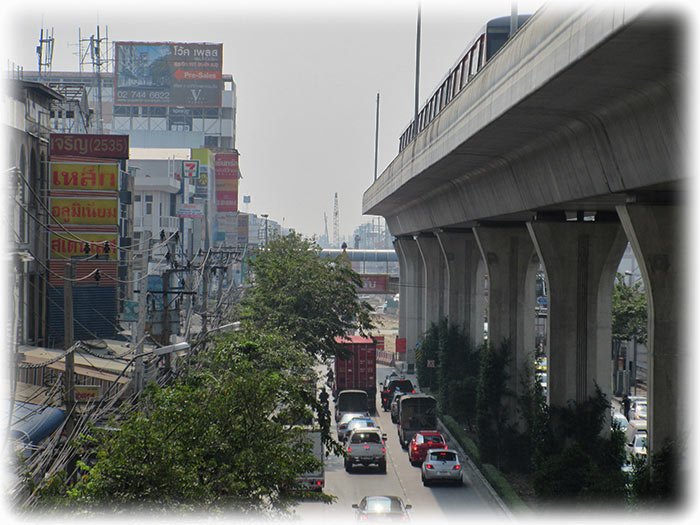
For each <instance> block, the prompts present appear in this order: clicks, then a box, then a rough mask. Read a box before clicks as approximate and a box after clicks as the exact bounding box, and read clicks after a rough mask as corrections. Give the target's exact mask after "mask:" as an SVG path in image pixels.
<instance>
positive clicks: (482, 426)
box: [476, 340, 511, 468]
mask: <svg viewBox="0 0 700 525" xmlns="http://www.w3.org/2000/svg"><path fill="white" fill-rule="evenodd" d="M509 354H510V341H507V340H504V341H503V343H502V344H501V346H500V347H498V348H496V347H493V346H491V345H490V344H489V345H487V346H486V348H485V349H484V350H483V351H482V354H481V367H480V369H479V383H478V387H477V398H476V399H477V400H476V427H477V436H478V440H479V451H480V452H481V457H482V458H483V460H484V461H486V462H490V463H494V464H495V465H496V466H497V467H499V468H500V467H501V461H502V459H503V454H502V452H503V440H504V437H505V435H504V433H505V431H506V417H507V414H506V410H505V407H504V405H503V400H504V398H505V396H507V395H510V394H511V393H510V392H508V389H507V387H506V385H507V383H508V372H507V371H506V368H507V364H508V360H509Z"/></svg>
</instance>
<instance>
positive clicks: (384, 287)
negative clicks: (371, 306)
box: [357, 273, 389, 294]
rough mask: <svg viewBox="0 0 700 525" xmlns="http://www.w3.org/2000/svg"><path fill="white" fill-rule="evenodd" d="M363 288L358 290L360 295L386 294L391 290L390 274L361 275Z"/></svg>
mask: <svg viewBox="0 0 700 525" xmlns="http://www.w3.org/2000/svg"><path fill="white" fill-rule="evenodd" d="M360 279H362V288H358V289H357V291H358V293H370V294H371V293H378V294H385V293H388V290H389V274H367V273H366V274H361V275H360Z"/></svg>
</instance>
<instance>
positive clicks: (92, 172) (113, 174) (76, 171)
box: [49, 162, 119, 191]
mask: <svg viewBox="0 0 700 525" xmlns="http://www.w3.org/2000/svg"><path fill="white" fill-rule="evenodd" d="M49 169H50V170H51V178H50V181H49V189H50V190H51V191H54V190H69V191H73V190H80V191H83V190H89V191H117V190H118V189H119V165H118V164H94V163H88V162H70V163H65V162H52V163H51V165H50V168H49Z"/></svg>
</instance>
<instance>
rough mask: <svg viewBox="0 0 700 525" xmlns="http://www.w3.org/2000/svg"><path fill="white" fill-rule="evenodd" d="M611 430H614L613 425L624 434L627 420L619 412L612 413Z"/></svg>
mask: <svg viewBox="0 0 700 525" xmlns="http://www.w3.org/2000/svg"><path fill="white" fill-rule="evenodd" d="M611 423H612V425H611V426H612V428H615V425H617V426H618V427H619V428H620V430H622V431H623V432H625V431H626V430H627V424H628V422H627V418H626V417H625V416H624V414H621V413H620V412H613V413H612V422H611Z"/></svg>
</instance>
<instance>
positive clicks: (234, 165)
mask: <svg viewBox="0 0 700 525" xmlns="http://www.w3.org/2000/svg"><path fill="white" fill-rule="evenodd" d="M214 174H215V177H216V186H215V187H216V211H217V212H218V213H227V212H236V211H238V179H239V172H238V153H236V152H235V151H234V152H231V153H216V154H215V155H214Z"/></svg>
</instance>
